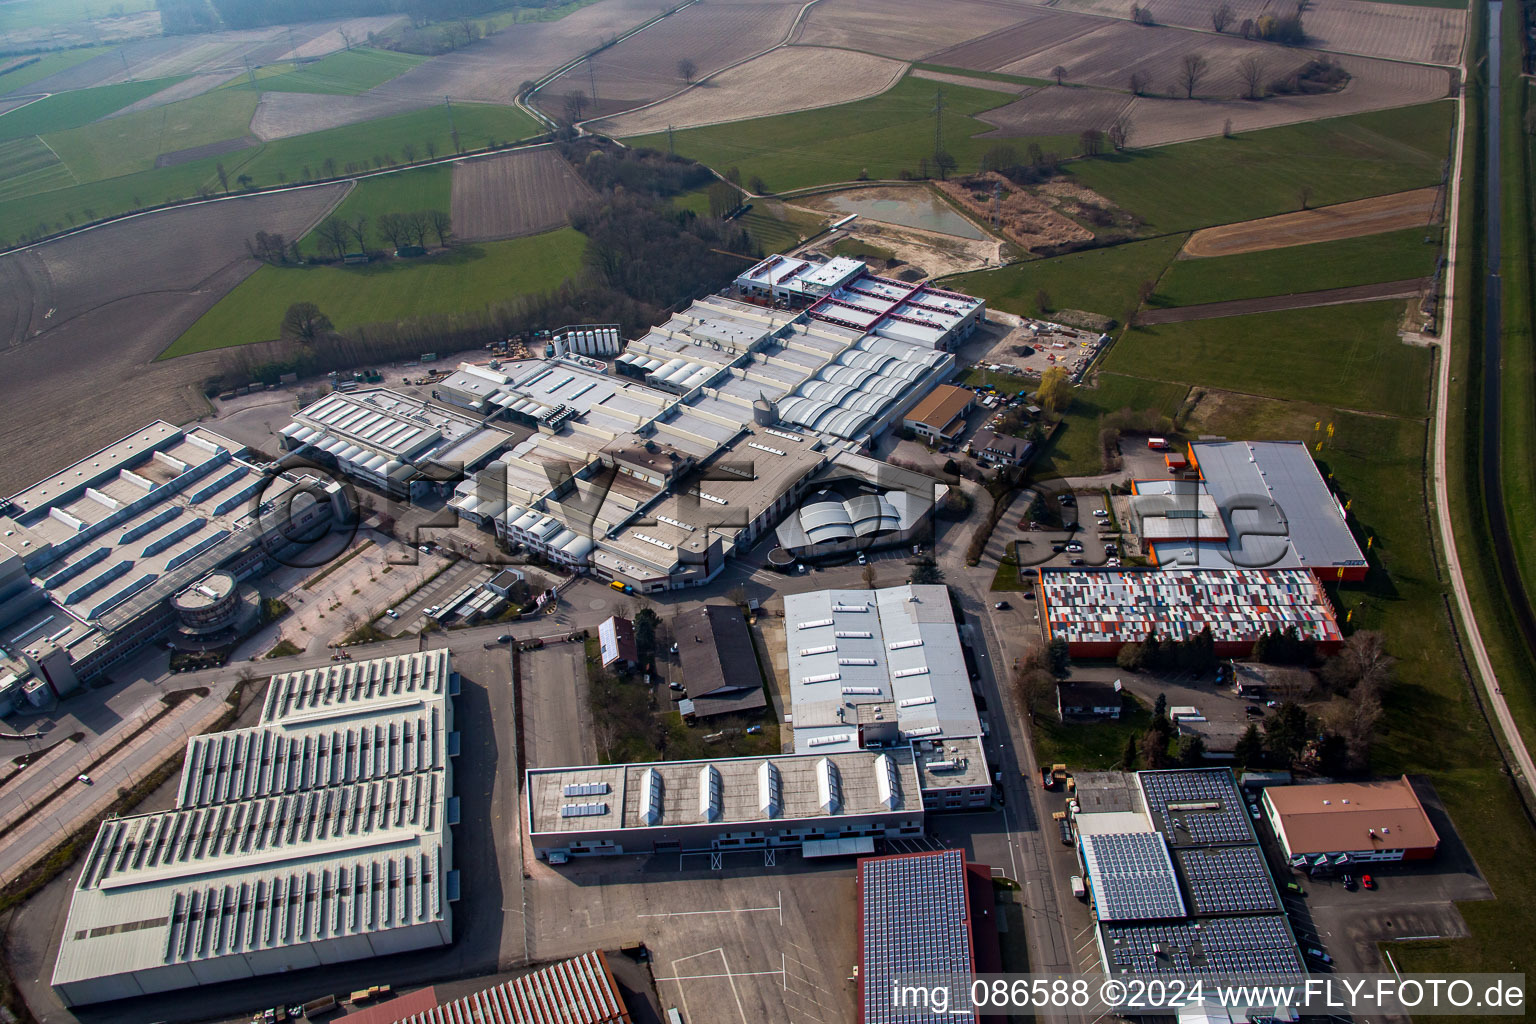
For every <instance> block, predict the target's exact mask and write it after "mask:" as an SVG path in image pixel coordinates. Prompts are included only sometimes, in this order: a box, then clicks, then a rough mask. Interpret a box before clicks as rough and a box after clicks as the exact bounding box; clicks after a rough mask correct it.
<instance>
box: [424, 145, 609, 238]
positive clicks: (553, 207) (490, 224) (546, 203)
mask: <svg viewBox="0 0 1536 1024" xmlns="http://www.w3.org/2000/svg"><path fill="white" fill-rule="evenodd" d="M590 195H591V192H590V191H589V190H588V189H587V186H586V185H585V184H583V182H582V180H581V179H580V178H578V177H577V176H576V172H575V171H573V170H571V166H570V164H568V163H566V162H565V161H564V160H562V159H560V156H559V154H557V153H556V152H555V151H554V150H552V149H548V148H540V149H527V150H520V151H517V152H512V153H502V154H499V155H497V156H490V157H482V158H481V159H478V160H465V161H463V162H461V163H457V164H455V165H454V167H453V231H454V234H456V235H458V236H459V237H460V238H462V239H465V240H466V241H489V240H491V239H497V238H516V237H518V236H519V235H532V234H537V233H538V232H540V231H549V230H551V229H553V228H557V227H560V226H561V225H562V224H565V223H566V222H567V221H568V220H569V215H570V209H571V207H572V206H573V205H575V204H576V203H578V202H580V201H581V200H583V199H585V198H587V197H588V196H590Z"/></svg>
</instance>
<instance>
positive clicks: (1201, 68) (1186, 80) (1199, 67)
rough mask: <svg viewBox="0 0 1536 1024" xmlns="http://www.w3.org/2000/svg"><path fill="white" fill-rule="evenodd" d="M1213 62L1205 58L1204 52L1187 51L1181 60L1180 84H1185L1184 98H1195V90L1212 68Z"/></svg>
mask: <svg viewBox="0 0 1536 1024" xmlns="http://www.w3.org/2000/svg"><path fill="white" fill-rule="evenodd" d="M1210 66H1211V62H1210V61H1208V60H1206V59H1205V56H1204V55H1203V54H1199V53H1186V54H1185V55H1184V59H1183V60H1181V61H1180V62H1179V84H1180V85H1182V86H1184V98H1185V99H1189V100H1192V99H1194V98H1195V90H1196V89H1198V88H1199V87H1200V81H1201V79H1203V78H1205V73H1206V71H1208V70H1209V69H1210Z"/></svg>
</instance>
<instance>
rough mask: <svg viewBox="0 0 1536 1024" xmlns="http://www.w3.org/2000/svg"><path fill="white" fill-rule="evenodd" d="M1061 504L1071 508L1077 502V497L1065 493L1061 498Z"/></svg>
mask: <svg viewBox="0 0 1536 1024" xmlns="http://www.w3.org/2000/svg"><path fill="white" fill-rule="evenodd" d="M1060 504H1062V505H1065V506H1067V507H1068V508H1071V507H1072V506H1074V505H1076V504H1077V499H1076V498H1074V497H1072V495H1070V494H1063V495H1062V496H1061V499H1060Z"/></svg>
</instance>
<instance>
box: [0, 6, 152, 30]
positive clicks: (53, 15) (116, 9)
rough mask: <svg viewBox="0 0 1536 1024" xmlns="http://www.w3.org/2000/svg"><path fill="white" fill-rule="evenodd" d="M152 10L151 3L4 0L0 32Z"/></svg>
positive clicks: (0, 8) (1, 8)
mask: <svg viewBox="0 0 1536 1024" xmlns="http://www.w3.org/2000/svg"><path fill="white" fill-rule="evenodd" d="M154 9H155V0H112V2H111V3H107V2H104V0H8V2H7V3H4V4H0V32H14V31H16V30H17V29H24V28H39V27H41V26H43V25H67V24H69V23H71V22H76V21H88V20H91V19H95V18H104V17H106V16H107V15H108V14H114V15H117V14H137V13H139V12H140V11H152V10H154Z"/></svg>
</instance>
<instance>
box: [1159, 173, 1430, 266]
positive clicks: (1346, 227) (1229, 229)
mask: <svg viewBox="0 0 1536 1024" xmlns="http://www.w3.org/2000/svg"><path fill="white" fill-rule="evenodd" d="M1439 193H1440V190H1439V189H1437V188H1418V189H1414V190H1413V191H1411V192H1394V193H1393V194H1392V195H1387V196H1372V197H1371V198H1370V199H1359V200H1356V201H1355V202H1352V203H1339V204H1337V205H1335V206H1324V207H1321V208H1320V209H1316V210H1299V211H1297V212H1296V213H1282V214H1281V215H1280V216H1278V217H1263V218H1260V219H1259V220H1245V221H1243V222H1241V223H1239V224H1223V225H1221V226H1220V227H1214V228H1205V229H1204V230H1201V231H1196V232H1195V233H1194V234H1192V235H1190V236H1189V241H1187V242H1185V243H1184V249H1183V251H1182V253H1181V255H1184V256H1191V257H1199V256H1235V255H1237V254H1238V253H1244V252H1263V251H1264V250H1265V249H1284V248H1285V247H1287V246H1291V245H1310V244H1311V243H1313V242H1332V241H1336V240H1338V239H1340V238H1356V237H1358V236H1360V235H1379V234H1381V233H1382V232H1383V231H1396V230H1398V229H1399V228H1411V227H1416V226H1418V225H1420V224H1428V223H1429V221H1430V218H1431V217H1433V216H1434V214H1435V208H1436V205H1437V201H1438V198H1439Z"/></svg>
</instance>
